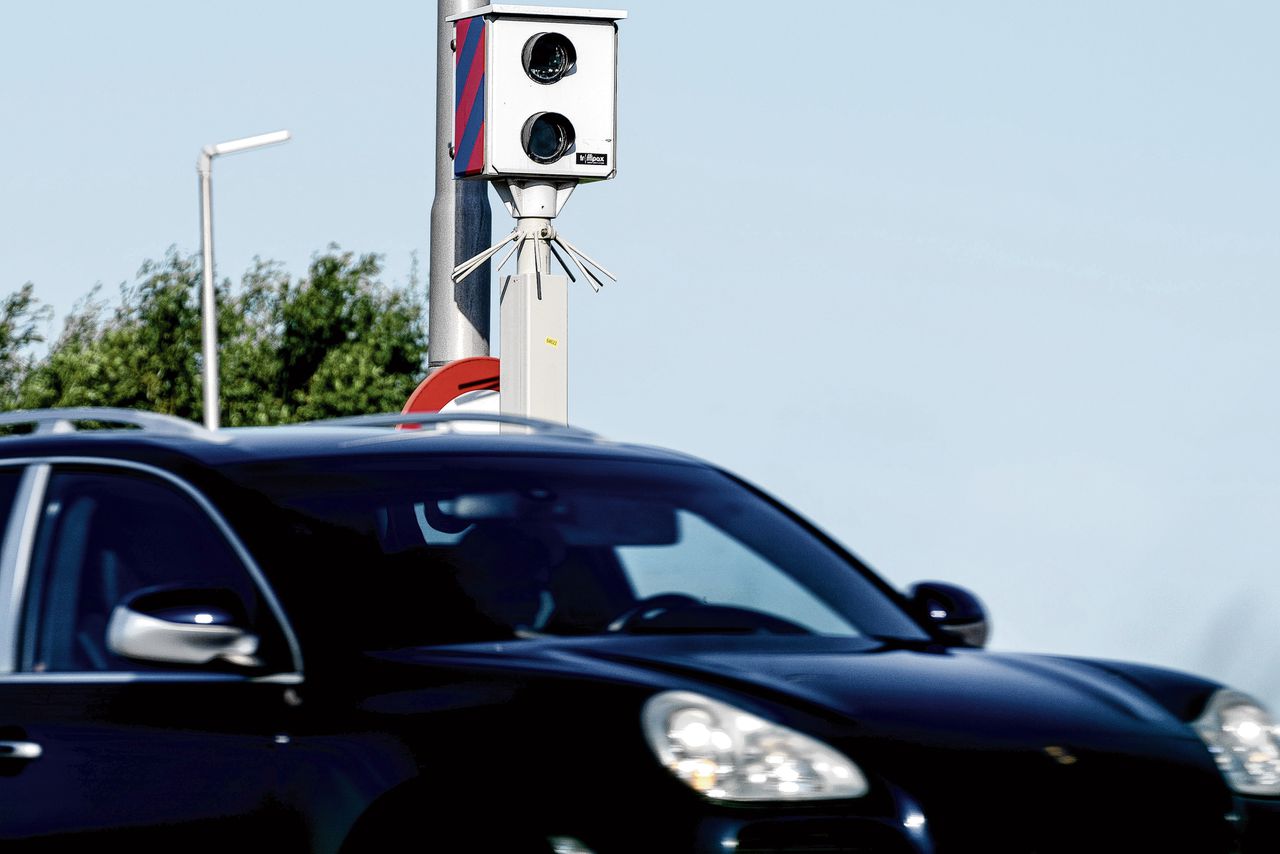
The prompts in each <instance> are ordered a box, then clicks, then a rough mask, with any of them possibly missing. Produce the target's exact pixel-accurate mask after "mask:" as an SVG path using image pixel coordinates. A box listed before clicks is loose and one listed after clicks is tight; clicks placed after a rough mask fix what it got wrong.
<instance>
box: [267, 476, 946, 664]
mask: <svg viewBox="0 0 1280 854" xmlns="http://www.w3.org/2000/svg"><path fill="white" fill-rule="evenodd" d="M357 465H358V464H356V463H352V462H350V461H344V462H343V463H341V466H342V467H341V468H340V469H336V470H334V471H332V472H331V473H329V476H327V477H326V476H318V475H317V473H316V471H315V467H314V463H311V464H309V467H308V470H307V473H306V475H305V477H303V476H302V475H300V474H295V473H293V472H291V471H289V470H288V469H280V470H276V471H273V472H271V473H263V472H260V471H259V472H255V473H254V475H253V476H252V477H251V478H249V480H250V481H251V485H252V486H253V488H254V489H255V490H257V491H260V492H264V493H267V494H268V496H269V497H270V499H271V500H272V502H274V503H278V504H281V505H284V506H286V507H288V508H290V509H291V510H292V511H293V512H294V513H295V514H296V515H297V517H298V518H297V519H296V520H294V521H292V522H290V523H288V524H285V525H283V526H282V527H283V528H284V529H286V530H289V531H292V532H297V531H299V530H302V531H306V532H307V536H306V537H304V538H303V540H304V541H303V542H302V543H301V544H300V548H299V549H298V550H299V552H300V553H302V554H305V553H308V552H310V553H312V554H313V555H314V556H315V557H316V558H317V561H316V563H311V562H310V561H306V562H304V568H303V569H301V570H300V572H302V573H303V575H305V567H306V566H315V565H317V564H319V563H323V564H325V565H328V566H333V565H334V564H335V561H333V560H332V558H333V557H335V556H337V555H342V557H343V558H344V559H343V560H341V561H338V562H336V563H338V564H339V565H342V566H345V567H347V568H348V569H349V570H350V573H351V575H350V578H349V579H346V580H345V582H343V583H341V584H340V588H341V591H342V595H341V601H342V603H343V605H342V607H345V608H347V609H348V612H359V613H360V614H363V615H366V616H367V617H368V619H360V618H356V619H355V622H356V624H357V625H360V626H362V627H363V628H362V629H361V633H362V634H365V635H367V636H373V635H379V634H386V633H387V632H388V631H392V629H391V627H392V626H395V627H396V628H395V629H394V631H395V633H396V635H397V637H395V638H394V639H392V638H384V639H383V641H382V642H381V645H383V646H386V645H417V644H427V643H432V644H435V643H461V642H471V641H478V640H498V639H510V638H536V637H544V636H554V637H565V636H583V635H607V634H619V635H622V634H686V633H688V634H723V635H730V636H732V635H745V634H753V635H754V634H760V633H765V634H778V635H810V636H812V635H823V636H835V637H859V636H875V637H897V638H902V639H907V640H924V639H926V635H925V634H924V633H923V631H922V630H921V629H920V628H919V627H918V626H917V625H915V624H914V623H913V622H912V621H911V620H910V619H909V618H908V617H907V616H906V615H905V614H904V613H903V612H902V611H901V610H900V609H899V608H898V607H897V605H896V604H894V602H893V601H892V600H891V599H890V598H889V597H888V595H887V594H886V593H885V592H884V591H883V590H882V589H881V588H880V587H878V586H877V584H876V583H875V582H874V581H872V580H871V579H869V578H868V577H866V576H865V575H863V574H862V573H861V572H860V571H859V570H858V568H857V567H856V565H855V564H854V563H852V562H851V561H850V559H849V558H847V557H846V556H844V555H842V554H841V553H839V552H837V551H836V550H835V549H833V548H832V547H830V546H828V545H827V544H826V543H825V542H824V541H822V540H821V539H820V538H819V537H818V536H816V535H815V534H813V533H812V532H811V531H810V530H809V529H808V528H807V527H806V526H805V525H803V524H802V523H800V522H798V521H797V520H795V519H794V518H793V517H792V516H790V515H789V514H788V513H787V512H785V511H784V510H783V509H781V508H780V507H778V506H776V505H774V504H773V503H772V502H770V501H769V500H767V499H765V498H763V497H762V496H760V495H758V494H757V493H756V492H754V491H753V490H751V489H749V488H747V487H745V486H743V485H741V484H740V483H738V482H737V481H735V480H733V479H731V478H729V477H727V476H725V475H723V474H720V473H718V472H714V471H707V470H704V469H701V468H695V467H691V466H682V465H672V464H669V463H660V464H659V463H654V464H644V463H635V462H625V463H621V462H615V461H601V460H577V459H545V460H540V459H536V458H535V459H527V458H526V459H521V460H519V461H515V460H511V461H498V462H496V463H495V461H493V460H492V459H490V460H482V459H476V460H456V461H455V460H451V461H450V464H449V466H448V468H447V469H445V470H442V469H439V468H437V467H432V468H429V469H428V468H425V467H424V466H423V464H422V463H420V462H414V461H412V460H410V459H406V460H405V461H404V464H403V465H400V466H388V464H387V463H386V461H385V460H384V461H378V462H371V463H365V464H364V465H363V466H361V467H357ZM321 556H323V557H325V558H326V560H324V561H320V560H319V558H320V557H321ZM310 581H311V582H312V585H313V586H314V587H316V588H317V589H324V590H330V591H333V590H334V587H333V585H334V583H335V579H332V578H329V579H324V580H323V581H322V582H321V583H319V584H317V581H318V580H317V579H314V578H312V579H310ZM297 583H298V584H300V585H301V584H304V583H305V582H304V580H303V579H302V578H300V579H297ZM315 595H316V593H315V591H314V590H313V593H312V598H314V597H315ZM335 607H338V606H337V605H335ZM392 611H394V612H395V616H392V614H391V612H392ZM335 616H336V615H335ZM346 622H347V623H348V624H350V623H351V622H352V620H351V618H348V619H347V620H346Z"/></svg>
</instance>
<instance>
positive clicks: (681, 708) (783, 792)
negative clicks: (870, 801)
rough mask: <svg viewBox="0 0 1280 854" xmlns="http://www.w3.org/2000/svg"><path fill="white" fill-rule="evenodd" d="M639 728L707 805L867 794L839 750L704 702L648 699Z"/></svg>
mask: <svg viewBox="0 0 1280 854" xmlns="http://www.w3.org/2000/svg"><path fill="white" fill-rule="evenodd" d="M642 720H643V723H644V734H645V738H647V739H648V741H649V746H650V747H652V748H653V752H654V753H656V754H657V755H658V759H659V760H660V761H661V762H662V764H663V765H665V766H667V768H668V769H669V770H670V771H671V773H672V774H675V775H676V776H677V777H679V778H680V779H681V780H683V781H684V782H685V783H687V784H688V785H689V786H690V787H692V788H693V789H696V790H697V791H699V792H701V793H702V794H704V795H706V796H707V797H709V798H716V799H718V800H724V801H805V800H825V799H832V798H857V797H861V796H862V795H865V794H866V793H867V778H866V777H864V776H863V775H862V771H861V770H859V769H858V766H857V765H855V764H853V762H852V761H851V760H850V759H849V758H848V757H846V756H844V755H843V754H841V753H840V752H839V751H838V750H835V749H834V748H831V747H828V746H827V745H825V744H823V743H822V742H820V741H818V740H817V739H813V738H810V737H809V736H807V735H804V734H802V733H799V732H796V731H795V730H793V729H789V728H787V727H784V726H782V725H780V724H775V723H772V722H770V721H766V720H764V719H763V718H759V717H756V716H755V715H753V714H750V713H748V712H744V711H742V710H741V709H735V708H734V707H733V706H730V705H728V704H727V703H721V702H720V701H718V700H713V699H711V698H710V697H704V696H702V695H701V694H694V693H691V692H689V691H666V692H664V693H661V694H658V695H656V696H654V697H651V698H650V699H649V701H648V702H647V703H645V706H644V713H643V715H642Z"/></svg>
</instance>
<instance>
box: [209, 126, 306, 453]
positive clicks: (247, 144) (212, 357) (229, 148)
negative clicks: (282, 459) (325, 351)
mask: <svg viewBox="0 0 1280 854" xmlns="http://www.w3.org/2000/svg"><path fill="white" fill-rule="evenodd" d="M288 139H289V132H288V131H287V130H278V131H273V132H271V133H262V134H258V135H257V136H246V137H244V138H242V139H233V140H230V141H228V142H219V143H217V144H216V145H206V146H205V147H204V148H203V149H201V150H200V159H199V161H197V163H196V171H197V172H198V173H199V174H200V251H201V254H202V255H203V258H204V261H203V265H204V290H203V294H202V298H201V306H200V313H201V321H202V329H203V336H202V337H203V346H204V426H205V427H208V428H209V429H210V430H217V429H218V318H217V308H216V306H215V305H214V297H213V198H212V197H213V158H215V157H217V156H218V155H220V154H235V153H236V152H237V151H248V150H250V149H253V148H262V147H263V146H265V145H274V144H275V143H277V142H285V141H286V140H288Z"/></svg>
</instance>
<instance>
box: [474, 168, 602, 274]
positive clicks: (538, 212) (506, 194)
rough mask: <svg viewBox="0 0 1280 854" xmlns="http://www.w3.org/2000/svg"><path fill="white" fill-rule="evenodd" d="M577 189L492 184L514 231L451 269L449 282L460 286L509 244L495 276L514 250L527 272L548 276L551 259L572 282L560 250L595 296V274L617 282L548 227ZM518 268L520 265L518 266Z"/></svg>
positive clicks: (561, 184)
mask: <svg viewBox="0 0 1280 854" xmlns="http://www.w3.org/2000/svg"><path fill="white" fill-rule="evenodd" d="M577 185H578V182H577V181H555V182H550V181H539V180H530V179H514V178H513V179H508V180H506V181H494V182H493V186H494V189H495V190H497V191H498V196H499V198H501V199H502V203H503V204H504V205H505V206H506V208H507V211H508V212H509V213H510V214H511V215H512V216H513V217H515V220H516V227H515V228H514V229H513V230H512V231H511V233H510V234H508V235H507V236H506V237H504V238H502V239H501V240H499V241H498V242H497V243H495V244H494V245H492V246H490V247H489V248H488V249H486V250H484V251H483V252H481V253H479V254H478V255H475V256H474V257H471V258H468V259H467V260H466V261H463V262H462V263H461V264H459V265H458V266H456V267H454V268H453V277H452V278H453V281H454V282H461V281H462V280H463V279H465V278H467V276H470V275H471V274H472V273H474V272H475V271H476V270H479V269H480V267H481V266H482V265H483V264H484V263H485V262H486V261H488V260H489V259H490V258H492V257H493V256H494V255H497V254H498V253H499V252H500V251H501V250H502V248H503V247H504V246H506V245H507V244H509V243H514V244H515V245H514V246H512V247H511V249H510V250H509V251H508V252H507V254H506V255H504V256H503V258H502V260H501V261H499V262H498V264H497V266H496V267H494V272H495V273H497V272H499V271H501V270H502V268H503V267H505V266H506V264H507V262H508V261H510V260H511V256H512V255H514V254H516V252H517V250H518V251H519V252H520V257H521V258H522V259H523V258H524V257H525V256H526V253H528V254H529V256H530V257H532V259H533V261H532V265H530V266H531V268H532V269H531V272H534V273H539V274H549V273H550V272H551V257H552V256H554V257H555V259H556V261H558V262H559V264H560V266H561V267H562V268H563V269H564V272H565V274H566V275H567V276H568V277H569V281H571V282H576V281H577V278H575V277H574V275H573V271H572V270H570V268H569V264H567V263H565V259H564V256H562V255H561V254H560V251H558V250H557V248H556V247H559V248H560V250H563V251H564V255H567V256H568V258H569V260H570V261H572V262H573V266H574V267H576V268H577V270H578V272H579V273H581V274H582V278H583V279H585V280H586V282H587V284H589V285H591V288H592V290H594V291H596V292H597V293H598V292H599V291H600V288H602V287H603V286H604V282H603V280H602V279H601V278H600V276H599V273H603V274H604V275H605V276H607V277H608V278H609V279H610V280H612V281H614V282H616V281H618V277H617V276H615V275H613V273H610V272H609V271H608V270H606V269H605V268H604V267H603V266H601V265H600V263H599V262H597V261H595V260H593V259H592V258H591V256H589V255H587V254H586V253H585V252H583V251H582V250H581V249H579V248H578V247H576V246H574V245H573V244H572V243H570V242H569V241H568V240H566V239H565V238H564V237H563V236H562V235H561V234H560V233H559V232H557V231H556V229H555V227H554V226H552V225H551V220H552V219H554V218H555V217H556V216H558V215H559V213H560V211H561V209H563V207H564V204H565V202H567V201H568V200H569V196H570V195H571V194H572V193H573V190H574V188H575V187H577ZM521 266H524V265H523V264H521ZM596 271H598V272H596Z"/></svg>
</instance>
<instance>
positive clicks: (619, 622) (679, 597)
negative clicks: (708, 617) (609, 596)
mask: <svg viewBox="0 0 1280 854" xmlns="http://www.w3.org/2000/svg"><path fill="white" fill-rule="evenodd" d="M701 604H702V600H700V599H695V598H694V597H692V596H687V595H685V594H684V593H658V594H655V595H653V596H646V597H644V598H643V599H641V600H640V601H638V602H636V603H635V604H634V605H632V606H631V607H630V608H628V609H627V610H625V611H623V612H622V613H621V614H619V615H618V616H616V617H614V618H613V620H612V621H611V622H610V623H609V631H611V632H625V631H628V630H629V629H630V628H631V626H632V625H634V624H635V623H637V622H639V621H640V620H641V619H643V618H644V617H645V615H647V614H651V613H653V612H655V611H671V610H674V609H677V608H696V607H697V606H699V605H701Z"/></svg>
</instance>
